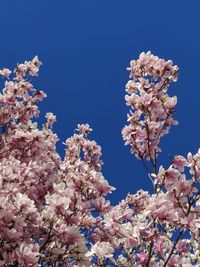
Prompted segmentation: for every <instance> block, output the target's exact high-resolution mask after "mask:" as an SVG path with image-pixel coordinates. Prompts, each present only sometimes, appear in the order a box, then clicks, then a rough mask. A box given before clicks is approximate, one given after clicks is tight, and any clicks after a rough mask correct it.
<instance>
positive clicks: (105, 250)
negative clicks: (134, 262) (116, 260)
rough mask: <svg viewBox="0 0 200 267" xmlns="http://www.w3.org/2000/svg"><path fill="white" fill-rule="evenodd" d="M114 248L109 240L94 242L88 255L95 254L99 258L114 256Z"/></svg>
mask: <svg viewBox="0 0 200 267" xmlns="http://www.w3.org/2000/svg"><path fill="white" fill-rule="evenodd" d="M113 253H114V249H113V248H112V246H111V244H110V243H109V242H97V243H96V244H94V245H93V246H92V248H91V250H90V251H88V252H87V253H86V257H91V256H93V255H95V256H97V257H99V258H112V257H113Z"/></svg>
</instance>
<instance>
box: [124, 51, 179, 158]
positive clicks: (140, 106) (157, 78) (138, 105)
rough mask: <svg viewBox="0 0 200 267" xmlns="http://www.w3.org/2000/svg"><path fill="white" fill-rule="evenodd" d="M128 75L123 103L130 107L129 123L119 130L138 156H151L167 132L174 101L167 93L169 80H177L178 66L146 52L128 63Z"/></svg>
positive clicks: (175, 122) (154, 154)
mask: <svg viewBox="0 0 200 267" xmlns="http://www.w3.org/2000/svg"><path fill="white" fill-rule="evenodd" d="M128 69H129V70H130V78H132V79H131V80H129V81H128V83H127V85H126V92H127V95H126V97H125V99H126V104H127V105H128V106H130V113H129V114H128V123H129V124H128V125H127V126H125V127H124V129H123V130H122V134H123V139H124V140H125V144H126V145H128V144H129V145H131V152H132V153H134V154H135V155H136V157H137V158H138V159H142V160H143V159H150V158H151V159H154V158H155V156H156V153H157V152H160V151H161V149H160V148H159V147H158V145H159V142H160V138H161V137H162V136H164V135H165V134H167V133H168V132H169V129H170V126H171V125H172V124H174V125H176V124H177V121H175V120H174V119H173V118H172V115H173V113H174V107H175V105H176V103H177V98H176V96H174V97H170V96H168V94H167V91H168V87H169V85H170V83H171V82H175V81H177V74H178V67H177V66H173V62H172V61H171V60H169V61H165V60H164V59H160V58H158V57H157V56H154V55H152V54H151V52H148V53H146V54H145V53H141V54H140V57H139V59H138V60H132V61H131V62H130V68H128Z"/></svg>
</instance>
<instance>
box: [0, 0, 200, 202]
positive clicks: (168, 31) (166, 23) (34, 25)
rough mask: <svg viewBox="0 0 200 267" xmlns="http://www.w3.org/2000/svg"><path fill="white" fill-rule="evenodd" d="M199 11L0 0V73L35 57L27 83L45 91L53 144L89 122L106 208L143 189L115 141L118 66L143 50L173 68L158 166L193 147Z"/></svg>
mask: <svg viewBox="0 0 200 267" xmlns="http://www.w3.org/2000/svg"><path fill="white" fill-rule="evenodd" d="M199 10H200V2H199V1H191V2H189V1H186V0H182V1H174V0H168V1H160V0H154V1H134V0H124V1H120V0H101V1H100V0H99V1H97V0H58V1H51V0H42V1H41V0H29V1H27V0H26V1H25V0H20V1H11V0H7V1H1V7H0V27H1V43H0V68H2V67H9V68H12V67H14V66H15V63H16V62H23V61H24V60H26V59H27V60H29V59H32V57H33V56H34V55H38V56H39V57H40V59H41V60H42V62H43V66H42V69H41V72H40V76H39V77H38V78H37V79H36V80H35V82H34V84H35V86H36V87H37V88H39V89H42V90H44V91H45V92H46V93H47V94H48V98H46V99H45V101H44V102H43V103H42V105H41V114H42V115H44V114H45V112H47V111H52V112H53V113H55V115H56V116H57V123H56V125H55V128H54V129H55V131H56V133H57V134H58V136H59V137H60V140H61V142H62V141H64V140H65V139H66V138H67V137H69V136H70V135H71V134H73V129H74V128H75V127H76V125H77V123H84V122H88V123H89V124H90V125H91V127H92V128H93V129H94V131H93V134H92V136H91V138H93V139H95V140H96V141H97V142H98V143H99V144H100V145H101V146H102V151H103V161H104V163H105V164H104V167H103V173H104V175H105V177H106V178H107V179H108V181H109V182H110V183H111V184H112V185H113V186H115V187H116V188H117V190H116V191H115V192H114V193H113V195H112V196H111V197H110V199H111V200H112V201H113V203H117V202H118V201H119V200H121V199H122V198H123V197H124V196H125V195H126V193H127V192H132V193H134V192H136V191H137V190H138V189H140V188H143V189H145V190H149V189H150V188H151V184H150V182H149V180H148V177H147V175H146V173H145V171H144V169H143V167H142V164H141V162H139V161H138V160H136V159H135V157H134V156H133V155H130V153H129V148H127V147H124V144H123V140H122V138H121V129H122V127H123V126H124V125H125V123H126V113H127V111H128V108H127V107H126V105H125V101H124V94H125V91H124V86H125V84H126V82H127V80H128V72H127V71H126V67H127V66H128V64H129V61H130V60H131V59H133V58H137V57H138V55H139V54H140V52H142V51H148V50H151V51H152V53H154V54H156V55H158V56H160V57H162V58H165V59H172V60H173V61H174V63H175V64H178V65H179V67H180V76H179V81H178V83H176V84H174V85H172V87H171V89H170V94H171V95H177V96H178V106H177V112H176V116H175V117H176V118H177V119H178V120H179V126H178V127H174V128H173V129H172V130H171V133H170V134H169V135H168V136H166V137H165V138H164V139H163V141H162V149H163V154H162V155H161V156H160V159H159V163H160V164H162V163H167V162H169V156H173V155H174V154H183V155H186V154H187V153H188V152H189V151H191V152H196V151H197V149H198V148H199V132H200V124H199V106H200V105H199V99H200V90H199V62H200V51H199V47H200V16H199ZM61 142H60V144H59V145H58V150H59V153H60V154H61V155H63V152H64V147H63V146H62V144H61Z"/></svg>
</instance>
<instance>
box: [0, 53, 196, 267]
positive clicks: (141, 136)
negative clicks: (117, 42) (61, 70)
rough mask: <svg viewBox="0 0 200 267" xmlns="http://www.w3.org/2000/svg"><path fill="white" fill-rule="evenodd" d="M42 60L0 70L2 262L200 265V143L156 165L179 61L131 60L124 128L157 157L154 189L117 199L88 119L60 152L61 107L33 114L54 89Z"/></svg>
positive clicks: (82, 266) (143, 155)
mask: <svg viewBox="0 0 200 267" xmlns="http://www.w3.org/2000/svg"><path fill="white" fill-rule="evenodd" d="M40 66H41V62H40V61H39V59H38V57H35V58H34V59H33V60H32V61H25V62H24V63H23V64H18V65H17V67H16V68H15V70H14V71H13V72H11V71H10V70H9V69H6V68H4V69H2V70H1V71H0V75H1V76H2V78H3V79H5V85H4V88H3V92H2V94H0V114H1V116H0V128H1V135H0V266H6V267H16V266H18V267H23V266H24V267H26V266H34V267H36V266H43V267H44V266H45V267H46V266H56V267H57V266H60V267H61V266H66V267H69V266H73V267H87V266H88V267H97V266H98V267H103V266H104V267H106V266H118V267H134V266H135V267H136V266H139V267H150V266H151V267H178V266H182V267H190V266H196V267H197V266H200V187H199V182H200V150H199V151H198V152H197V153H196V154H194V155H193V154H191V153H188V156H187V157H186V158H185V157H183V156H175V157H174V158H173V159H172V160H171V162H170V164H169V166H167V167H164V166H162V165H161V166H160V167H159V168H157V167H158V166H157V157H158V152H159V151H160V149H159V147H158V144H159V141H160V138H161V137H162V136H163V135H165V134H166V133H168V131H169V128H170V126H171V125H172V124H175V121H174V119H173V118H172V115H173V113H174V107H175V105H176V97H169V96H168V95H167V89H168V86H169V84H170V83H171V82H172V81H176V80H177V71H178V67H177V66H173V65H172V62H171V61H164V60H163V59H159V58H158V57H155V56H153V55H152V54H151V53H150V52H148V53H146V54H144V53H142V54H141V55H140V58H139V59H138V60H136V61H131V77H132V78H133V79H132V80H131V81H129V82H128V84H127V87H126V90H127V92H128V94H129V95H128V96H126V101H127V103H128V105H130V106H131V111H130V114H129V115H128V121H129V125H128V126H126V127H125V128H124V129H123V136H124V139H125V141H126V143H128V144H130V145H131V151H132V152H133V153H134V154H135V155H136V156H137V157H138V158H139V159H142V160H145V159H147V160H148V159H150V160H151V161H152V164H153V167H154V168H153V171H152V173H148V175H149V177H151V179H152V181H153V184H154V193H153V194H150V193H149V192H145V191H143V190H139V191H138V192H136V194H131V193H129V194H128V195H127V196H126V198H125V199H124V200H122V201H121V202H120V203H119V204H118V205H116V206H112V205H111V203H110V201H109V200H108V198H107V195H108V194H109V193H112V191H113V190H115V188H114V187H112V186H111V185H109V183H108V181H107V180H106V179H105V178H104V176H103V173H102V165H103V162H102V160H101V156H102V153H101V147H100V146H99V145H98V144H97V143H96V142H95V141H94V140H90V139H89V135H90V133H91V131H92V129H91V128H90V126H89V125H88V124H78V126H77V128H76V129H75V133H74V135H73V136H72V137H70V138H68V139H67V140H66V141H65V142H64V146H65V149H66V152H65V157H64V159H63V160H62V159H61V158H60V156H59V154H58V152H57V150H56V143H57V141H58V137H57V135H56V134H55V133H54V132H53V130H52V128H53V124H54V123H55V122H56V116H55V115H54V114H53V113H51V112H47V113H46V115H45V118H46V122H45V123H44V124H43V125H42V126H41V127H39V126H38V124H37V122H35V118H37V117H38V116H39V109H38V102H39V101H41V100H42V99H43V98H44V97H45V96H46V95H45V93H44V92H43V91H39V90H36V89H35V88H34V87H33V85H32V83H31V81H30V79H32V78H33V77H35V76H37V75H38V71H39V68H40Z"/></svg>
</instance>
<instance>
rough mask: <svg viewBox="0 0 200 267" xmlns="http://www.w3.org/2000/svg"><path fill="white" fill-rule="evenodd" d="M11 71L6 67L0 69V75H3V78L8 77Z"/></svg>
mask: <svg viewBox="0 0 200 267" xmlns="http://www.w3.org/2000/svg"><path fill="white" fill-rule="evenodd" d="M11 73H12V71H11V70H9V69H6V68H3V69H2V70H0V75H1V76H3V77H4V78H8V77H9V75H10V74H11Z"/></svg>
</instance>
